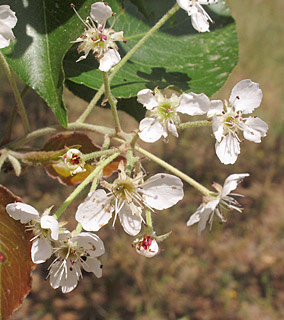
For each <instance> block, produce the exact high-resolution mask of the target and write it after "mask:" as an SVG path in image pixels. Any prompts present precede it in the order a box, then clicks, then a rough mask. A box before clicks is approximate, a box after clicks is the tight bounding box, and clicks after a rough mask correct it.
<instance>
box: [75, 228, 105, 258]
mask: <svg viewBox="0 0 284 320" xmlns="http://www.w3.org/2000/svg"><path fill="white" fill-rule="evenodd" d="M71 241H72V242H75V243H77V246H78V248H84V250H86V251H87V252H88V256H90V257H99V256H101V255H102V254H104V253H105V247H104V243H103V242H102V240H101V239H100V238H99V237H98V236H97V235H96V234H94V233H89V232H81V233H80V234H78V235H77V236H75V237H73V238H72V239H71Z"/></svg>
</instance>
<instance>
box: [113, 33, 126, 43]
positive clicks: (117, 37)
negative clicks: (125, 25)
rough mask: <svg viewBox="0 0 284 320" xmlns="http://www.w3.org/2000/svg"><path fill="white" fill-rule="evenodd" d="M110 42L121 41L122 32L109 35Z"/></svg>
mask: <svg viewBox="0 0 284 320" xmlns="http://www.w3.org/2000/svg"><path fill="white" fill-rule="evenodd" d="M111 40H112V41H123V40H124V38H123V31H119V32H114V33H113V34H111Z"/></svg>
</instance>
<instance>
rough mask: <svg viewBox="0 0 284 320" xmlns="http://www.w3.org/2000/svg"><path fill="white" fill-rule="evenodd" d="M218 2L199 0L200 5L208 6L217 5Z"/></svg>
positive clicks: (216, 0)
mask: <svg viewBox="0 0 284 320" xmlns="http://www.w3.org/2000/svg"><path fill="white" fill-rule="evenodd" d="M217 2H218V0H198V3H200V4H207V5H209V4H213V3H217Z"/></svg>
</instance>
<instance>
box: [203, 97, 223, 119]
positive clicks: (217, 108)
mask: <svg viewBox="0 0 284 320" xmlns="http://www.w3.org/2000/svg"><path fill="white" fill-rule="evenodd" d="M222 111H224V104H223V102H222V101H221V100H212V101H211V105H210V108H209V110H208V112H207V117H208V118H212V117H213V116H215V115H221V114H222Z"/></svg>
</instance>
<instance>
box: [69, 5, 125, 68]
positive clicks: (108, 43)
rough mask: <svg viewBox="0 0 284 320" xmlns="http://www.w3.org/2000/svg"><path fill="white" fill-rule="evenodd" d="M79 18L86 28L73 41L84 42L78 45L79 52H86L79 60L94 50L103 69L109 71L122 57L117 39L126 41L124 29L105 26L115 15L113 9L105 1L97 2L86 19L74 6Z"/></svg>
mask: <svg viewBox="0 0 284 320" xmlns="http://www.w3.org/2000/svg"><path fill="white" fill-rule="evenodd" d="M73 9H74V11H75V12H76V14H77V16H78V17H79V19H80V20H81V21H82V22H83V23H84V25H85V27H86V29H85V31H84V33H83V34H82V35H81V36H80V37H79V38H78V39H76V40H75V41H73V42H82V43H81V44H80V45H79V47H78V52H79V53H81V52H84V53H85V54H84V55H83V56H81V57H80V58H79V59H78V60H77V62H78V61H81V60H83V59H86V58H87V56H88V54H89V52H90V51H91V50H92V51H93V54H94V55H95V57H96V58H97V59H98V61H99V63H100V66H99V69H100V70H101V71H104V72H107V71H109V70H110V69H111V68H112V67H113V66H114V65H116V64H117V63H118V62H119V61H120V60H121V57H120V55H119V53H118V47H117V45H116V44H115V41H124V39H123V31H120V32H115V31H114V30H113V29H112V26H111V28H105V26H106V21H107V19H108V18H110V17H111V16H113V13H112V9H111V7H110V6H108V5H107V4H106V3H105V2H96V3H93V4H92V6H91V13H90V15H91V17H90V18H87V20H86V21H84V20H83V19H82V18H81V17H80V16H79V14H78V13H77V11H76V10H75V8H74V6H73Z"/></svg>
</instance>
